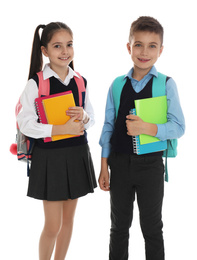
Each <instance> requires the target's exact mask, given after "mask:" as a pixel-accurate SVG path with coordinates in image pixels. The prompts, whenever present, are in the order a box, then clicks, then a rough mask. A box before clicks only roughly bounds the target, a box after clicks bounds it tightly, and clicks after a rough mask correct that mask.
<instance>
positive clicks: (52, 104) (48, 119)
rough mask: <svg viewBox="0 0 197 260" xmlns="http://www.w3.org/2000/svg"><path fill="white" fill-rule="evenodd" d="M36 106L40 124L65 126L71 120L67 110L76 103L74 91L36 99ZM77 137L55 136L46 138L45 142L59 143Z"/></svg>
mask: <svg viewBox="0 0 197 260" xmlns="http://www.w3.org/2000/svg"><path fill="white" fill-rule="evenodd" d="M35 105H36V110H37V113H38V117H39V121H40V123H42V124H51V125H63V124H65V123H66V122H67V121H68V120H69V119H70V117H69V116H67V114H66V110H68V108H69V107H74V106H75V101H74V97H73V93H72V91H66V92H62V93H58V94H54V95H50V96H45V97H39V98H36V99H35ZM75 136H77V135H70V134H69V135H68V134H67V135H54V136H52V137H47V138H44V142H51V141H58V140H61V139H65V138H71V137H75Z"/></svg>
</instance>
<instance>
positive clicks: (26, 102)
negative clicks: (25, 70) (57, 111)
mask: <svg viewBox="0 0 197 260" xmlns="http://www.w3.org/2000/svg"><path fill="white" fill-rule="evenodd" d="M52 76H54V77H55V78H57V79H58V80H59V81H61V83H63V84H64V85H66V86H67V85H68V84H69V83H70V80H71V79H72V78H73V77H74V76H76V77H79V76H78V75H77V74H76V73H75V72H74V71H73V70H72V69H71V68H70V67H69V72H68V75H67V76H66V78H65V80H64V81H62V80H61V79H60V77H59V76H58V75H57V74H56V73H55V72H54V71H53V70H52V69H51V68H50V65H49V64H46V65H45V67H44V70H43V78H44V79H47V78H50V77H52ZM37 97H38V86H37V84H36V82H35V80H33V79H30V80H29V81H28V82H27V85H26V87H25V89H24V91H23V93H22V95H21V97H20V103H21V104H22V109H21V111H20V113H19V114H18V116H17V122H18V125H19V128H20V131H21V132H22V133H23V134H24V135H26V136H29V137H32V138H35V139H38V138H45V137H51V133H52V127H53V125H50V124H41V123H38V115H37V113H36V108H35V99H36V98H37ZM87 116H88V117H89V121H88V123H87V124H85V129H88V128H89V127H91V126H92V125H93V124H94V122H95V121H94V110H93V107H92V105H91V103H90V100H89V91H88V86H86V95H85V106H84V116H83V119H85V118H86V117H87Z"/></svg>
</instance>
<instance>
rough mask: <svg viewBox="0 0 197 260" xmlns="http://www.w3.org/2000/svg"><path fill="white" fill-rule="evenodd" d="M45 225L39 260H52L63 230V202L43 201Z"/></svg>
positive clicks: (41, 238)
mask: <svg viewBox="0 0 197 260" xmlns="http://www.w3.org/2000/svg"><path fill="white" fill-rule="evenodd" d="M43 206H44V213H45V225H44V229H43V231H42V234H41V237H40V243H39V260H50V259H51V255H52V252H53V249H54V245H55V242H56V239H57V236H58V234H59V232H60V229H61V224H62V214H63V201H43Z"/></svg>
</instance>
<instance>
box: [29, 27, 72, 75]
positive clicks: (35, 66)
mask: <svg viewBox="0 0 197 260" xmlns="http://www.w3.org/2000/svg"><path fill="white" fill-rule="evenodd" d="M40 28H42V29H43V32H42V36H41V37H40V35H39V30H40ZM61 29H64V30H66V31H67V32H68V33H69V34H70V35H71V36H72V37H73V33H72V30H71V29H70V28H69V27H68V26H67V25H66V24H64V23H60V22H56V23H49V24H47V25H42V24H41V25H39V26H38V27H37V28H36V30H35V34H34V40H33V45H32V52H31V61H30V68H29V77H28V79H31V78H32V77H33V76H34V75H35V74H36V73H37V72H39V71H41V70H42V66H43V58H42V51H41V46H44V47H45V48H47V44H48V43H49V42H50V40H51V38H52V36H53V34H54V33H55V32H56V31H58V30H61ZM69 66H70V67H71V68H72V69H73V70H74V65H73V61H71V63H70V64H69Z"/></svg>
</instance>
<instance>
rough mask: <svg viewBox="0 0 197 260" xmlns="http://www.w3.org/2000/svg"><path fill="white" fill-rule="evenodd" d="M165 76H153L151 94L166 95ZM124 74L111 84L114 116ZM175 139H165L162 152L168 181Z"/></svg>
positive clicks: (175, 150)
mask: <svg viewBox="0 0 197 260" xmlns="http://www.w3.org/2000/svg"><path fill="white" fill-rule="evenodd" d="M166 78H167V76H166V75H164V74H162V73H159V72H158V77H153V84H152V96H153V97H160V96H165V95H166ZM126 80H127V79H126V78H125V75H123V76H120V77H117V78H116V79H115V80H114V82H113V86H112V95H113V100H114V105H115V110H116V118H117V115H118V110H119V106H120V96H121V93H122V89H123V87H124V85H125V83H126ZM177 145H178V142H177V139H170V140H167V149H166V150H165V151H164V152H163V157H164V158H165V181H168V168H167V158H168V157H171V158H174V157H176V156H177Z"/></svg>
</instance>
